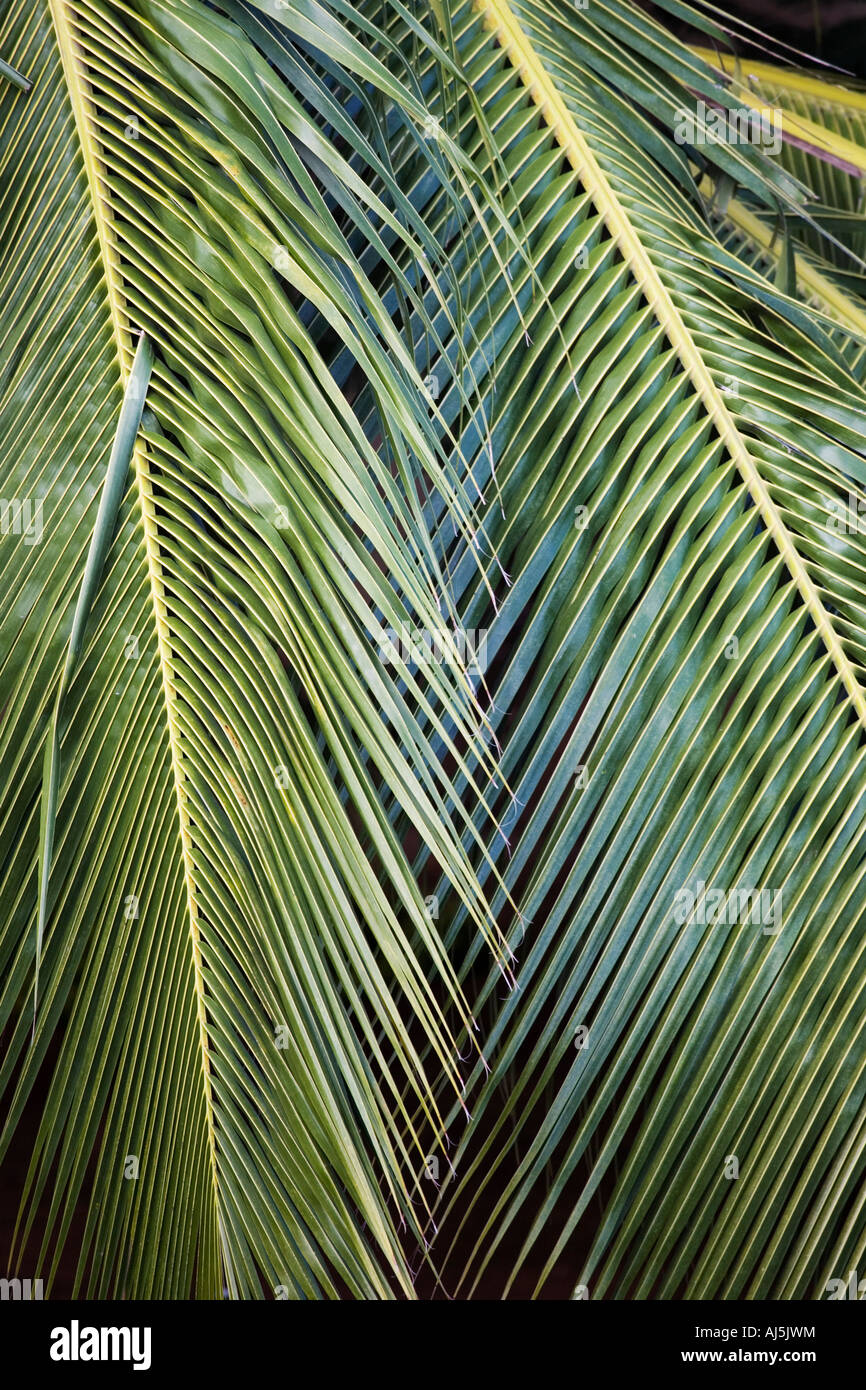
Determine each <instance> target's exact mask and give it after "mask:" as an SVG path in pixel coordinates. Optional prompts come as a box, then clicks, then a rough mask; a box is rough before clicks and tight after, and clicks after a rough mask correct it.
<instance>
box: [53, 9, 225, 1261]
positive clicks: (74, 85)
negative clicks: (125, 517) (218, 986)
mask: <svg viewBox="0 0 866 1390" xmlns="http://www.w3.org/2000/svg"><path fill="white" fill-rule="evenodd" d="M48 6H49V9H50V12H51V19H52V22H53V24H54V32H55V35H56V38H57V46H58V49H59V51H60V57H61V61H62V63H63V72H64V76H65V78H66V88H67V91H68V94H69V100H70V104H71V106H72V111H73V114H74V117H75V125H76V129H77V131H78V140H79V146H80V149H81V155H82V158H83V160H84V167H85V171H86V174H87V182H88V186H89V188H90V197H91V202H92V205H93V219H94V222H95V223H96V230H97V235H98V238H99V247H100V252H101V255H102V263H103V269H104V271H105V280H106V287H107V291H108V302H109V309H110V313H111V324H112V329H113V332H114V339H115V344H116V347H117V356H118V363H119V368H120V380H121V385H122V386H123V387H124V388H125V387H126V383H127V379H128V377H129V372H130V368H131V365H132V357H133V338H132V330H131V325H130V321H129V316H128V313H127V306H126V295H125V293H124V287H123V277H122V273H121V267H120V256H119V253H118V250H117V243H116V239H115V235H114V226H113V216H112V211H111V207H110V205H109V203H108V201H107V200H106V198H105V196H104V194H103V192H102V188H101V185H102V183H103V165H102V161H101V158H100V146H99V138H98V135H97V134H96V132H95V130H94V125H93V114H92V113H93V103H92V100H91V95H90V83H89V79H88V76H87V63H86V58H85V55H84V52H83V49H82V47H81V45H80V43H79V42H78V39H77V38H76V35H75V32H74V26H73V22H72V20H71V17H70V5H69V3H68V0H48ZM73 13H74V12H73ZM133 462H134V466H135V475H136V480H137V483H138V494H139V500H140V503H141V515H142V526H143V530H144V541H145V551H146V554H147V567H148V574H149V578H150V591H151V597H152V600H153V613H154V623H155V626H156V635H157V649H158V654H159V664H160V671H161V675H162V684H163V692H164V695H165V710H166V722H167V726H168V740H169V749H170V755H171V766H172V774H173V780H174V787H175V795H176V798H177V813H178V823H179V827H180V839H181V853H182V856H183V868H184V882H185V886H186V898H187V908H188V916H189V930H190V942H191V948H192V957H193V972H194V980H195V991H196V1009H197V1015H198V1023H199V1039H200V1044H201V1061H202V1073H203V1077H204V1092H205V1106H206V1113H207V1127H208V1144H209V1148H210V1158H211V1172H212V1179H213V1188H214V1202H215V1218H216V1221H217V1223H218V1227H219V1228H220V1229H219V1243H220V1246H221V1248H222V1252H223V1259H224V1262H226V1263H227V1264H228V1263H229V1262H228V1259H227V1251H226V1244H225V1238H224V1235H223V1233H222V1230H221V1214H220V1203H219V1178H218V1168H217V1157H216V1129H215V1124H214V1106H213V1086H212V1082H211V1064H210V1047H209V1041H208V1030H207V1012H206V1009H205V1002H204V975H203V970H202V959H201V937H200V931H199V915H198V903H197V900H196V891H195V878H194V874H193V856H192V834H191V830H190V817H189V809H188V804H187V793H186V786H185V781H186V778H185V774H184V771H183V760H182V757H181V753H180V736H179V729H178V718H177V688H176V684H175V676H174V665H173V661H172V654H171V641H170V636H169V629H168V613H167V608H166V603H165V584H164V580H163V569H162V559H161V556H160V550H159V536H158V531H157V524H156V510H155V507H154V501H153V486H152V482H151V478H150V473H149V470H148V466H147V451H146V450H145V448H144V446H143V444H142V443H141V440H140V439H139V440H137V441H136V444H135V448H134V450H133ZM228 1274H229V1278H230V1282H232V1279H231V1268H230V1264H229V1269H228Z"/></svg>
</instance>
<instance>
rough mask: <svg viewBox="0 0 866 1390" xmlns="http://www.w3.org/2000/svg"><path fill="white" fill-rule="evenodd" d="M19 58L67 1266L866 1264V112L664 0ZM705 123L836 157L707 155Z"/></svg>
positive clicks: (171, 37)
mask: <svg viewBox="0 0 866 1390" xmlns="http://www.w3.org/2000/svg"><path fill="white" fill-rule="evenodd" d="M658 8H659V9H660V10H661V11H662V12H664V11H668V12H669V13H671V14H673V15H675V16H676V17H677V18H681V17H682V16H683V14H684V13H686V7H684V6H682V5H681V4H679V3H678V0H671V3H670V4H667V3H663V4H662V5H660V6H659V7H658ZM688 13H689V14H691V12H690V11H689V12H688ZM692 18H693V19H694V20H695V22H696V25H697V27H698V28H699V29H700V31H701V32H703V33H704V34H705V35H706V36H707V39H708V41H710V42H712V43H714V44H718V43H722V42H723V41H724V35H723V33H722V31H721V30H720V29H719V28H718V27H717V26H716V25H715V24H714V23H713V22H712V21H710V20H707V19H705V18H703V19H701V18H700V17H698V16H696V15H695V16H692ZM0 52H2V53H3V55H4V58H5V59H6V60H7V63H8V64H11V65H13V67H14V70H15V71H17V72H24V73H26V74H27V76H28V78H29V80H30V81H31V82H32V83H33V86H32V89H31V90H30V91H29V93H26V92H24V91H23V90H21V89H20V87H16V86H14V85H11V84H6V85H5V86H4V87H3V90H2V95H0V104H2V124H3V130H4V142H3V145H2V153H0V160H2V164H3V173H4V184H3V189H4V191H3V194H2V195H0V215H2V222H3V230H4V237H3V246H4V248H5V250H4V253H3V259H2V261H0V277H2V289H3V293H4V302H5V305H6V311H5V315H4V328H3V347H2V359H0V372H2V376H0V390H2V395H0V438H2V440H3V449H2V452H0V495H2V498H3V499H4V506H5V507H6V511H5V513H4V515H5V516H6V517H8V518H14V519H15V520H16V521H17V522H18V523H19V524H18V526H17V531H15V530H14V528H12V527H11V526H7V530H8V531H9V534H8V535H5V534H4V537H3V540H2V549H0V566H2V570H3V583H2V585H0V630H2V632H3V635H4V647H3V652H2V656H0V708H2V709H3V711H4V714H5V719H4V723H3V728H2V733H0V784H2V786H3V790H4V796H3V818H2V830H0V836H2V838H0V857H2V861H3V871H4V884H5V888H4V907H3V913H2V915H0V958H2V962H3V987H2V994H0V1026H2V1027H3V1028H4V1030H5V1034H6V1037H7V1038H8V1039H9V1046H8V1048H7V1052H6V1056H5V1059H4V1061H3V1064H2V1069H0V1088H3V1089H5V1090H6V1091H7V1094H8V1096H9V1097H10V1100H9V1106H8V1117H7V1120H6V1123H5V1126H4V1129H3V1134H2V1140H0V1149H2V1150H3V1151H5V1150H7V1149H8V1147H9V1145H10V1144H11V1142H12V1140H13V1137H14V1135H15V1132H16V1127H17V1125H18V1122H19V1120H20V1117H21V1115H22V1112H23V1109H24V1106H25V1104H26V1102H27V1100H28V1097H29V1096H30V1095H31V1093H32V1090H33V1086H34V1083H35V1081H36V1079H37V1077H38V1075H39V1073H40V1070H41V1069H42V1068H43V1066H46V1065H47V1066H50V1067H51V1069H52V1070H51V1081H50V1087H49V1091H48V1097H47V1100H46V1102H45V1104H44V1106H43V1109H42V1113H41V1119H40V1126H39V1131H38V1136H37V1140H36V1145H35V1149H34V1152H33V1155H32V1160H31V1163H30V1168H29V1172H28V1175H27V1180H26V1186H25V1192H24V1200H23V1204H22V1208H21V1216H20V1219H19V1226H18V1230H17V1232H16V1244H15V1252H14V1253H15V1258H16V1259H17V1260H18V1261H19V1263H20V1262H21V1261H22V1260H23V1259H24V1258H25V1257H29V1256H28V1255H27V1252H29V1251H35V1252H36V1258H37V1259H38V1263H39V1268H40V1270H44V1271H45V1272H46V1273H48V1274H49V1276H54V1275H56V1272H57V1268H58V1263H59V1261H60V1259H61V1255H62V1251H63V1248H64V1245H65V1243H66V1240H67V1237H68V1235H69V1232H70V1229H71V1226H72V1223H73V1219H74V1217H75V1214H76V1212H77V1211H78V1210H79V1209H80V1208H81V1206H82V1204H85V1203H86V1210H87V1217H86V1229H85V1234H84V1239H83V1241H82V1242H81V1246H80V1249H79V1252H78V1272H77V1276H76V1283H75V1287H76V1291H77V1292H78V1291H82V1292H83V1291H88V1292H91V1293H93V1294H96V1295H100V1296H110V1295H118V1294H125V1295H129V1296H142V1297H155V1296H164V1297H173V1298H181V1297H187V1296H189V1295H190V1294H195V1295H198V1296H203V1297H219V1296H220V1294H221V1293H226V1294H228V1295H229V1296H233V1297H234V1296H237V1297H260V1296H271V1295H273V1294H274V1293H275V1292H276V1296H278V1297H282V1296H289V1297H320V1296H324V1297H339V1296H346V1295H348V1296H350V1297H358V1298H376V1299H377V1298H391V1297H412V1296H413V1295H414V1292H415V1287H414V1281H415V1279H416V1278H417V1274H418V1269H419V1264H420V1263H421V1262H426V1263H427V1264H428V1266H429V1271H428V1274H427V1275H425V1277H429V1279H430V1285H429V1287H430V1288H437V1289H438V1288H439V1287H442V1288H444V1289H445V1290H447V1291H448V1292H449V1293H452V1294H454V1293H456V1294H457V1296H459V1297H464V1296H468V1295H471V1294H472V1293H478V1292H486V1291H490V1290H493V1291H495V1292H496V1293H497V1294H514V1293H524V1292H525V1293H528V1294H548V1293H550V1292H551V1290H558V1291H560V1292H565V1293H566V1294H568V1293H571V1292H572V1291H574V1293H575V1296H578V1297H582V1296H585V1295H587V1294H588V1296H590V1297H593V1298H595V1297H608V1298H628V1297H642V1298H644V1297H646V1298H666V1299H673V1298H682V1297H686V1298H708V1297H723V1298H791V1297H813V1296H814V1297H820V1296H821V1294H822V1291H823V1289H824V1286H825V1283H826V1281H827V1279H828V1278H830V1277H834V1276H835V1275H836V1274H838V1273H839V1272H843V1271H846V1270H848V1269H849V1268H855V1267H856V1266H857V1261H858V1259H859V1258H862V1256H863V1254H864V1247H866V1234H864V1232H866V1228H864V1223H863V1219H862V1179H863V1173H864V1154H866V1150H864V1128H863V1119H862V1116H863V1102H864V1098H866V1064H864V1058H863V1050H862V1047H860V1046H858V1041H857V1028H856V1021H857V1019H858V1017H859V1014H860V1012H861V1011H862V1007H863V1002H864V994H866V971H864V963H863V953H862V944H861V942H862V927H863V924H864V910H863V907H862V896H863V891H862V890H863V877H864V867H863V866H864V862H866V858H864V848H866V846H864V812H866V743H864V739H866V642H864V638H863V632H864V620H866V598H864V594H866V587H864V575H866V547H864V541H863V529H862V528H861V527H860V526H858V525H857V524H856V517H857V514H858V511H859V510H860V509H861V508H860V504H861V503H862V505H863V509H866V449H864V446H863V424H864V417H866V397H864V389H863V385H862V364H863V361H864V356H863V349H864V345H866V333H864V331H863V330H864V319H863V304H862V300H861V299H860V297H859V294H858V283H859V282H858V280H857V276H858V275H859V273H860V270H859V269H858V265H857V261H856V259H855V258H856V257H858V256H859V255H860V254H861V250H862V248H860V247H859V242H858V241H857V236H859V232H858V231H857V229H856V228H854V227H853V226H848V225H847V224H846V223H845V218H846V216H849V215H850V214H852V212H853V207H852V205H851V203H850V198H849V194H850V192H851V190H850V188H849V185H848V184H847V183H846V182H845V181H846V180H847V179H850V178H851V177H852V175H851V174H850V173H848V172H846V170H845V169H843V168H842V167H841V166H842V165H843V164H850V165H852V167H854V164H856V160H858V159H859V158H860V154H859V151H860V150H861V149H862V146H863V140H862V138H861V137H862V130H859V128H858V129H856V130H855V129H854V126H853V125H852V123H851V122H850V121H848V120H847V117H846V116H843V115H842V114H840V112H841V111H842V108H843V107H844V106H845V103H846V102H848V104H849V105H851V104H852V103H853V104H855V105H856V102H855V101H854V98H851V99H850V101H849V98H848V97H847V96H846V95H845V94H844V93H841V94H839V95H838V96H837V97H836V98H835V99H834V101H835V103H836V104H835V105H834V103H833V101H831V102H830V107H831V110H830V113H829V114H828V113H827V111H826V110H825V109H824V106H822V105H821V104H820V102H819V100H818V97H817V95H816V93H815V92H814V91H813V90H812V89H811V88H810V89H809V90H808V91H805V90H804V89H801V88H798V87H797V82H796V81H794V82H793V86H791V85H790V84H789V85H788V86H787V87H786V86H785V82H784V81H783V80H782V79H781V78H779V79H778V82H777V83H776V84H775V85H774V82H773V80H772V78H773V74H772V72H770V73H768V72H762V75H761V77H760V82H759V83H757V84H755V86H754V88H751V87H749V86H744V85H743V84H742V83H741V82H737V81H733V82H732V81H731V78H732V75H733V72H732V64H731V63H729V62H728V61H727V60H725V61H722V62H721V65H720V60H719V59H717V58H716V55H715V53H714V52H709V51H708V52H703V51H695V50H692V49H690V48H689V47H687V46H686V45H685V44H683V43H681V42H680V41H679V40H677V39H675V38H673V37H672V36H671V34H670V33H668V31H667V30H666V29H665V27H664V25H663V24H661V23H660V22H658V21H657V20H656V19H655V18H653V17H651V16H650V15H649V14H648V13H647V12H646V11H645V10H644V9H643V8H642V7H641V6H639V5H636V4H633V3H631V2H630V0H593V3H592V4H591V5H590V6H589V7H588V8H587V9H580V8H577V7H575V6H574V5H572V4H570V3H567V0H462V2H461V0H455V3H445V4H438V3H437V4H435V5H433V6H431V7H429V10H428V7H426V6H420V5H415V4H414V2H410V3H398V0H392V3H389V4H387V5H384V6H383V5H381V4H379V3H376V4H375V5H373V4H369V5H368V4H366V3H364V2H363V0H362V2H361V3H358V4H357V5H349V4H344V3H342V0H332V3H329V4H319V3H308V0H279V2H278V0H256V2H255V3H252V2H251V3H241V0H222V3H219V4H205V3H203V0H39V3H37V4H35V5H34V4H33V3H32V0H28V3H24V0H11V4H10V6H9V7H8V8H7V12H6V16H5V19H4V20H3V24H2V28H0ZM3 72H4V73H6V69H5V68H4V69H3ZM6 75H7V76H11V73H6ZM798 80H799V79H798ZM804 80H805V79H804ZM792 81H793V79H792ZM800 98H802V101H801V100H800ZM699 100H702V101H704V102H705V103H709V104H710V105H711V106H716V107H718V108H720V109H721V110H723V111H724V110H729V111H730V110H735V109H737V108H739V107H741V106H742V104H743V102H744V101H747V100H748V101H752V100H753V101H754V102H755V103H756V104H757V105H759V106H760V105H761V104H762V103H764V104H774V103H777V104H778V105H780V106H782V107H783V108H784V110H785V130H786V134H787V133H789V132H790V130H791V129H792V128H793V126H792V124H791V123H792V122H793V123H796V122H799V123H800V127H801V132H800V133H801V135H803V138H802V139H800V141H799V143H790V142H789V143H786V144H785V145H784V146H783V149H782V150H781V152H780V155H779V157H778V158H777V159H776V158H773V157H771V156H770V155H769V154H768V153H767V152H766V151H765V150H763V149H761V148H759V147H757V146H755V145H750V144H736V143H726V142H722V143H715V144H714V143H712V142H706V141H705V140H704V139H703V134H704V132H703V131H700V132H699V134H700V138H696V140H695V143H694V145H693V146H692V145H683V144H682V143H680V142H679V141H678V139H677V137H676V131H677V129H678V123H679V120H680V117H681V115H682V112H683V111H684V110H686V111H694V110H697V102H698V101H699ZM834 113H835V114H834ZM696 129H697V127H696ZM804 132H805V133H807V134H808V135H809V137H810V140H811V145H810V148H809V149H806V148H805V146H806V145H807V144H809V141H807V140H806V138H805V134H804ZM834 160H835V163H834V162H833V161H834ZM852 161H853V162H854V163H852ZM856 167H859V165H857V166H856ZM46 171H47V172H46ZM827 171H829V172H827ZM821 179H823V180H824V182H820V180H821ZM815 194H817V201H816V198H815V196H814V195H815ZM140 331H143V333H144V335H145V339H146V341H147V342H148V343H152V345H153V351H154V361H153V370H152V375H151V378H150V383H149V387H148V395H147V409H146V411H145V414H144V418H143V421H142V424H141V428H140V430H139V431H138V433H137V435H136V439H135V444H134V447H133V448H132V451H131V458H130V465H131V466H130V469H129V477H128V478H127V479H126V487H125V490H124V491H123V495H122V496H121V497H120V498H119V500H118V505H117V507H116V509H115V508H112V509H111V513H112V515H111V517H110V521H111V524H109V521H108V519H107V516H106V512H104V513H103V524H102V526H99V525H98V524H97V522H96V512H97V506H98V499H99V496H100V494H101V493H102V489H103V485H104V482H105V479H106V474H107V473H109V476H113V473H112V472H110V470H109V454H110V450H111V444H112V440H113V439H114V438H115V435H116V433H117V429H118V421H119V419H120V418H121V402H122V400H123V396H124V391H125V390H127V392H128V389H129V381H130V373H131V371H132V363H133V344H134V343H135V341H136V340H137V335H138V333H139V332H140ZM128 423H129V420H128V415H127V424H128ZM121 457H122V453H121V451H120V450H119V448H118V449H116V450H115V453H114V459H115V464H116V465H118V467H119V464H118V460H119V459H120V458H121ZM115 471H117V470H115ZM115 510H116V516H115V515H113V513H114V512H115ZM852 517H853V519H854V524H850V523H851V520H852ZM37 531H38V543H36V542H37ZM94 537H95V539H94ZM109 537H110V538H111V544H110V548H108V550H107V554H106V556H105V561H104V566H103V567H102V578H101V583H100V584H99V586H98V589H97V591H96V593H95V596H94V599H93V603H92V608H91V611H90V614H89V619H88V622H87V626H86V629H85V631H84V635H83V641H82V642H78V641H77V640H76V642H75V643H74V644H73V645H74V648H75V654H76V655H75V660H76V663H77V664H76V665H75V669H74V670H72V669H71V668H70V670H69V672H68V673H67V677H64V675H63V671H64V663H65V661H66V653H67V650H68V648H69V640H70V629H71V627H72V624H73V614H74V610H75V606H76V600H77V595H78V593H79V590H80V588H81V583H82V577H83V575H84V574H85V571H86V565H87V556H88V553H89V551H90V548H91V546H94V547H95V548H96V549H99V548H100V547H101V546H102V544H103V542H104V541H105V540H107V539H108V538H109ZM405 631H408V632H409V633H410V634H412V633H414V634H417V633H418V632H419V631H420V632H422V633H425V634H427V636H428V637H429V636H430V635H431V634H434V635H435V636H436V637H437V638H438V639H439V640H441V641H442V642H443V643H444V644H445V648H446V659H445V660H443V661H427V660H420V661H418V660H416V661H414V662H406V661H403V660H401V659H398V658H397V657H395V655H394V652H393V648H392V644H391V639H392V636H393V634H394V633H397V634H400V633H402V632H405ZM76 632H78V627H76ZM466 633H473V634H475V637H476V639H480V640H481V642H482V646H483V651H484V653H485V659H484V660H482V661H480V662H473V661H472V660H471V659H470V656H471V653H470V654H469V655H467V651H466V647H465V644H464V643H463V642H462V641H459V642H458V640H457V638H462V636H463V635H464V634H466ZM455 634H456V635H455ZM479 667H480V668H481V669H479ZM61 700H62V719H60V720H55V724H56V725H57V728H58V739H57V744H56V752H53V751H52V750H54V748H55V744H54V741H53V738H52V733H51V729H52V714H53V711H54V709H55V704H57V706H58V708H59V707H60V702H61ZM46 750H47V751H46ZM43 760H45V764H44V765H45V767H46V769H47V773H48V775H47V776H46V777H45V779H44V782H45V786H44V788H43V772H42V769H43ZM58 769H59V779H58V782H57V795H56V803H55V802H53V801H52V798H51V796H50V795H47V794H46V793H48V792H50V788H51V785H52V775H51V774H52V770H53V771H57V770H58ZM40 817H41V818H42V833H41V835H40ZM49 826H53V844H51V843H50V840H51V836H50V835H48V834H47V828H48V827H49ZM46 850H47V852H46ZM40 866H41V867H40ZM40 874H41V877H40ZM40 883H41V886H42V889H43V899H44V901H43V904H42V909H41V910H40V901H39V900H40V893H39V886H40ZM707 889H709V890H716V892H717V893H718V892H721V895H722V900H723V902H724V904H725V906H726V910H727V904H728V902H729V901H730V902H733V903H737V902H738V901H739V899H738V898H737V897H733V898H732V897H731V895H732V894H733V895H737V894H740V893H742V894H758V895H760V894H761V893H762V892H763V894H764V895H765V896H764V897H763V898H761V897H760V896H759V897H758V898H757V900H756V901H757V904H758V907H757V908H756V909H755V910H756V912H758V913H759V917H758V920H755V921H747V922H745V923H743V922H741V921H739V920H733V921H732V920H723V921H716V922H713V921H712V920H709V919H708V916H707V901H706V891H705V890H707ZM688 895H691V896H690V897H688ZM684 897H686V898H688V901H689V904H690V907H689V910H688V911H687V912H686V914H685V917H683V914H682V912H681V911H680V905H681V903H682V901H683V898H684ZM751 902H752V900H751V899H750V900H749V903H751ZM717 905H718V903H716V906H717ZM43 921H44V926H45V930H44V937H43V933H42V930H41V927H42V924H43ZM40 942H41V946H40V945H38V943H40ZM40 954H41V960H40V964H39V992H38V1008H37V1013H36V1027H35V1033H34V1036H33V1039H32V1043H31V1027H32V1020H33V1006H32V1000H33V992H34V975H35V971H36V966H37V960H39V957H40ZM433 1159H435V1160H436V1162H437V1163H439V1164H441V1169H442V1172H443V1180H442V1182H441V1184H440V1186H439V1189H438V1192H437V1188H436V1186H434V1184H433V1183H432V1182H430V1181H428V1178H429V1177H431V1176H433V1175H434V1173H435V1164H434V1163H433V1162H432V1160H433ZM734 1170H736V1176H735V1175H734ZM42 1203H46V1204H47V1209H48V1221H47V1225H46V1228H45V1230H44V1232H41V1231H37V1229H36V1222H37V1213H38V1212H39V1210H40V1207H41V1204H42Z"/></svg>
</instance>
